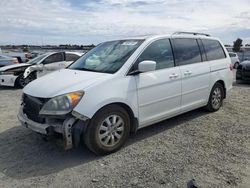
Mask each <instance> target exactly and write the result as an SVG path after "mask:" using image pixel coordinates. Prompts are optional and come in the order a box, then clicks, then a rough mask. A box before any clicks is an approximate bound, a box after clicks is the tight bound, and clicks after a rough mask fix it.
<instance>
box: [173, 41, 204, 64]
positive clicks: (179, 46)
mask: <svg viewBox="0 0 250 188" xmlns="http://www.w3.org/2000/svg"><path fill="white" fill-rule="evenodd" d="M173 41H174V55H175V61H176V63H177V64H178V65H188V64H191V63H198V62H201V54H200V49H199V46H198V43H197V41H196V39H174V40H173Z"/></svg>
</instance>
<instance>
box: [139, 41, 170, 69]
mask: <svg viewBox="0 0 250 188" xmlns="http://www.w3.org/2000/svg"><path fill="white" fill-rule="evenodd" d="M144 60H150V61H155V62H156V70H158V69H163V68H168V67H174V58H173V53H172V48H171V44H170V41H169V39H161V40H158V41H155V42H153V43H152V44H150V45H149V46H148V47H147V48H146V49H145V50H144V51H143V52H142V54H141V55H140V57H139V58H138V59H137V61H136V64H138V63H139V62H142V61H144Z"/></svg>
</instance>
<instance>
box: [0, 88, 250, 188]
mask: <svg viewBox="0 0 250 188" xmlns="http://www.w3.org/2000/svg"><path fill="white" fill-rule="evenodd" d="M21 92H22V91H21V90H15V89H8V88H1V89H0V109H1V113H0V120H1V121H0V187H1V188H5V187H6V188H7V187H11V188H12V187H46V186H47V187H157V188H158V187H187V182H188V181H189V180H191V179H192V178H194V179H195V180H196V182H197V184H198V186H200V187H246V188H247V187H250V85H247V84H234V87H233V90H232V91H231V93H230V94H229V95H228V98H227V99H226V100H225V102H224V105H223V107H222V108H221V109H220V110H219V111H218V112H215V113H208V112H206V111H204V110H202V109H198V110H195V111H192V112H189V113H186V114H184V115H180V116H178V117H175V118H172V119H170V120H166V121H163V122H161V123H158V124H155V125H152V126H150V127H147V128H144V129H142V130H139V131H138V132H137V134H136V135H134V136H131V137H130V139H129V141H128V142H127V144H126V146H125V147H123V148H122V149H121V150H120V151H118V152H116V153H114V154H111V155H108V156H103V157H97V156H95V155H94V154H92V153H91V152H89V151H88V150H87V149H86V148H85V147H84V146H82V147H80V148H75V149H72V150H68V151H64V150H63V149H62V148H61V147H60V146H58V145H57V144H55V143H54V142H52V141H49V142H45V141H44V140H42V139H41V137H40V136H39V135H37V134H36V133H34V132H32V131H30V130H28V129H26V128H24V127H21V126H20V123H19V122H18V120H17V118H16V115H17V112H18V108H19V106H20V97H21Z"/></svg>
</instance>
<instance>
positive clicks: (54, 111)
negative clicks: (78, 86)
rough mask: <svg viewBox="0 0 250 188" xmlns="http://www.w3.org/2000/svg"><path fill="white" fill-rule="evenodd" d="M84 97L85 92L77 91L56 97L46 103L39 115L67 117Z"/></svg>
mask: <svg viewBox="0 0 250 188" xmlns="http://www.w3.org/2000/svg"><path fill="white" fill-rule="evenodd" d="M83 95H84V92H83V91H77V92H72V93H68V94H64V95H60V96H57V97H54V98H52V99H50V100H49V101H48V102H47V103H45V105H44V106H43V107H42V109H41V111H40V112H39V114H41V115H65V114H67V113H69V112H71V111H72V110H73V108H74V107H75V106H76V105H77V104H78V102H79V101H80V100H81V98H82V96H83Z"/></svg>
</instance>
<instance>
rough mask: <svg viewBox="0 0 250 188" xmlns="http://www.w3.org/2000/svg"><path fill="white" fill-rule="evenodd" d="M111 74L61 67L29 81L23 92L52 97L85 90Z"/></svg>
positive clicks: (40, 96) (41, 96) (35, 95)
mask: <svg viewBox="0 0 250 188" xmlns="http://www.w3.org/2000/svg"><path fill="white" fill-rule="evenodd" d="M111 76H112V74H106V73H97V72H90V71H79V70H71V69H61V70H58V71H55V72H53V73H50V74H47V75H45V76H43V77H41V78H38V79H36V80H34V81H33V82H31V83H29V84H28V85H27V86H26V87H25V88H24V89H23V92H24V93H25V94H28V95H31V96H34V97H39V98H52V97H55V96H58V95H62V94H65V93H70V92H74V91H80V90H84V89H85V88H86V87H88V86H90V85H91V84H93V83H95V82H97V81H99V80H103V79H104V78H109V77H111Z"/></svg>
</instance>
